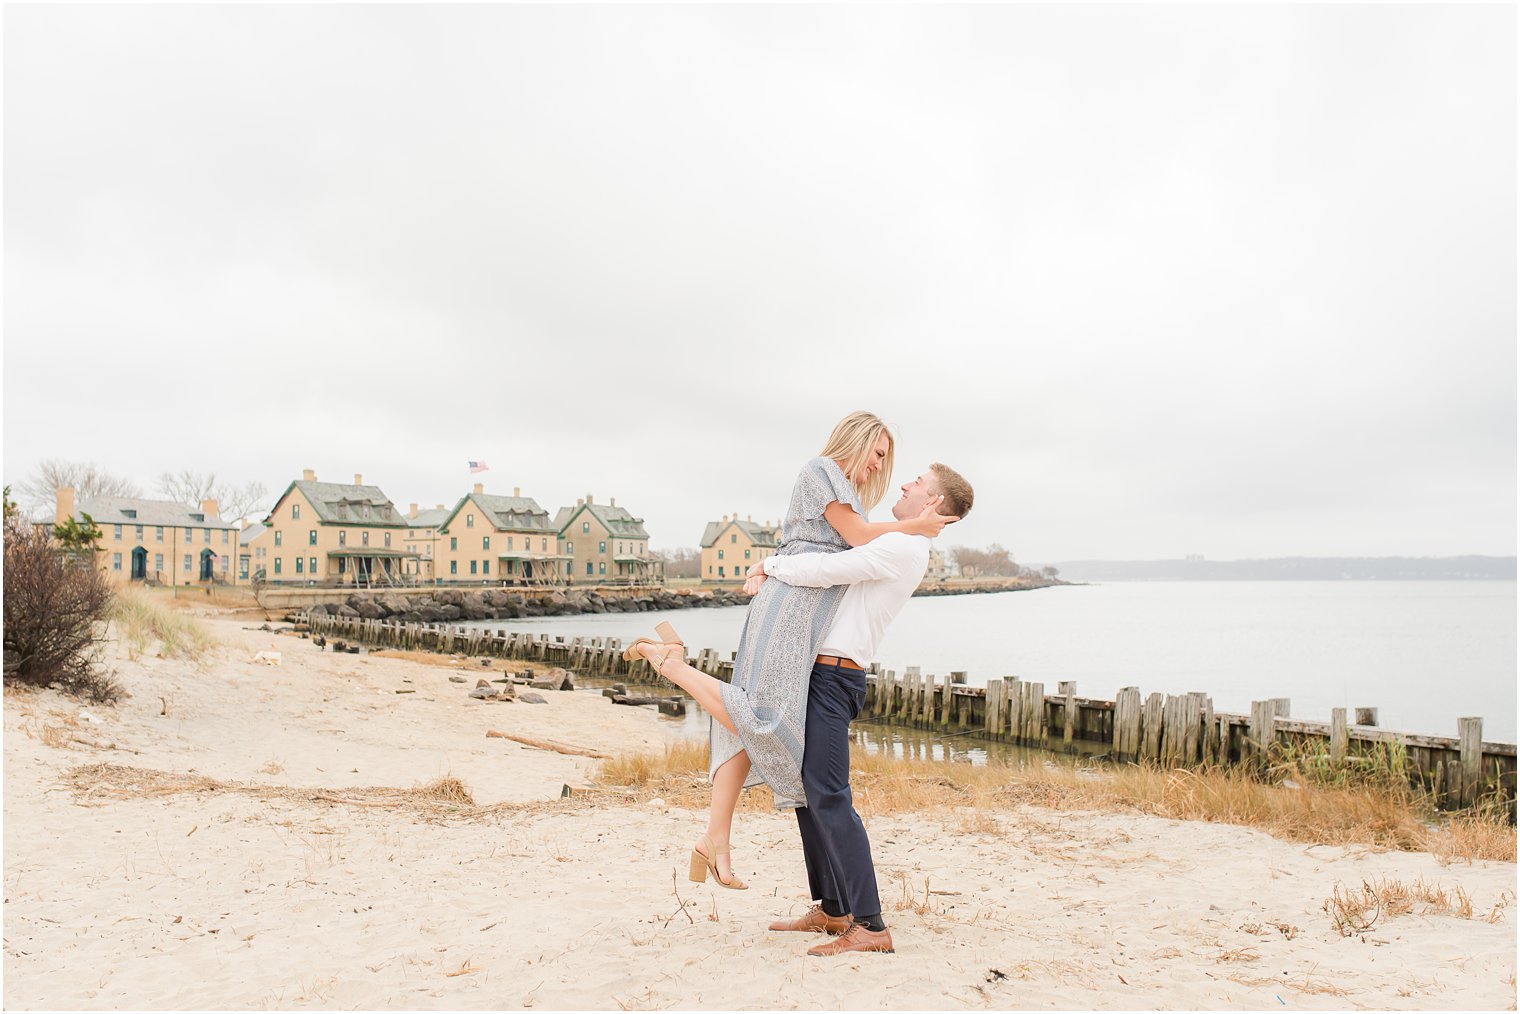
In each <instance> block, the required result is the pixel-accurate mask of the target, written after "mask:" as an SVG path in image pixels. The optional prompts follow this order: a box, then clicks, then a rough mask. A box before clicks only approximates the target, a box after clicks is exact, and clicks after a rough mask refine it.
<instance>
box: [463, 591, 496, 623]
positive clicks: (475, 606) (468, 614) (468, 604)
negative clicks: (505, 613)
mask: <svg viewBox="0 0 1520 1014" xmlns="http://www.w3.org/2000/svg"><path fill="white" fill-rule="evenodd" d="M459 615H460V616H461V617H462V618H464V619H466V620H493V619H495V618H496V607H495V606H493V605H491V604H490V603H489V602H487V601H486V599H485V596H484V595H482V594H481V593H480V592H470V593H469V594H468V595H466V596H465V597H464V601H463V602H461V603H460V605H459Z"/></svg>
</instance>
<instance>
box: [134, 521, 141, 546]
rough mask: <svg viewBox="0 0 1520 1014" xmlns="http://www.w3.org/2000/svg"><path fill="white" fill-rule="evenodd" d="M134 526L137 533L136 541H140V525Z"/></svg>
mask: <svg viewBox="0 0 1520 1014" xmlns="http://www.w3.org/2000/svg"><path fill="white" fill-rule="evenodd" d="M136 528H137V531H136V533H135V534H136V535H137V541H138V542H141V541H142V525H137V526H136Z"/></svg>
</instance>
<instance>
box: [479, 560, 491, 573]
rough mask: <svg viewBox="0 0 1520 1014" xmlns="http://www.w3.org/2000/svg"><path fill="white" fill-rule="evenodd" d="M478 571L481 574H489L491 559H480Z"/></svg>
mask: <svg viewBox="0 0 1520 1014" xmlns="http://www.w3.org/2000/svg"><path fill="white" fill-rule="evenodd" d="M480 572H481V573H482V574H489V573H491V561H490V560H481V561H480Z"/></svg>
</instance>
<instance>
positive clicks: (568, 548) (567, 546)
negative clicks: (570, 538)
mask: <svg viewBox="0 0 1520 1014" xmlns="http://www.w3.org/2000/svg"><path fill="white" fill-rule="evenodd" d="M565 552H567V553H574V552H575V543H573V542H567V543H565Z"/></svg>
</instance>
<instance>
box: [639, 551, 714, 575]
mask: <svg viewBox="0 0 1520 1014" xmlns="http://www.w3.org/2000/svg"><path fill="white" fill-rule="evenodd" d="M649 555H650V556H653V557H654V558H655V559H657V560H661V561H663V562H664V564H665V576H666V577H667V578H672V577H698V576H700V575H701V571H702V554H701V553H700V552H698V551H697V550H695V549H687V548H684V547H681V548H677V549H655V550H650V553H649Z"/></svg>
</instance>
